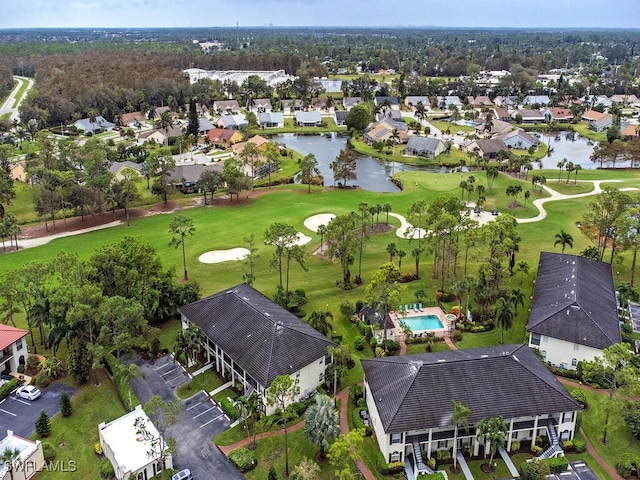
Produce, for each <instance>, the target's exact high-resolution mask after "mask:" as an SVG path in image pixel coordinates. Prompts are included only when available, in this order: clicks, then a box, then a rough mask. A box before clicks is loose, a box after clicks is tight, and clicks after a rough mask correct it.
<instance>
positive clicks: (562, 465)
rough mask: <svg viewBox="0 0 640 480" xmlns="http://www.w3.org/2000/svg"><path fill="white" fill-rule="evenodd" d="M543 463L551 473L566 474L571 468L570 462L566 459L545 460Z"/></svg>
mask: <svg viewBox="0 0 640 480" xmlns="http://www.w3.org/2000/svg"><path fill="white" fill-rule="evenodd" d="M543 462H544V463H546V464H547V466H548V467H549V470H550V471H551V473H560V472H564V471H566V470H567V469H568V468H569V460H567V459H566V457H556V458H545V459H544V460H543Z"/></svg>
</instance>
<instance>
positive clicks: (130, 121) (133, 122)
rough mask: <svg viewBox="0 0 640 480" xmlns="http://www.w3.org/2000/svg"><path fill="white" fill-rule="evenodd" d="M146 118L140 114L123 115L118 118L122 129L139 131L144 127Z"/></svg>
mask: <svg viewBox="0 0 640 480" xmlns="http://www.w3.org/2000/svg"><path fill="white" fill-rule="evenodd" d="M146 122H147V117H145V116H144V114H143V113H142V112H131V113H123V114H122V115H121V116H120V125H122V126H123V127H129V128H137V129H140V128H142V127H143V126H144V125H146Z"/></svg>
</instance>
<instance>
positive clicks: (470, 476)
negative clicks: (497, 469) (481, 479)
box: [456, 450, 473, 480]
mask: <svg viewBox="0 0 640 480" xmlns="http://www.w3.org/2000/svg"><path fill="white" fill-rule="evenodd" d="M456 458H457V459H458V465H460V468H461V469H462V473H463V474H464V478H466V480H473V474H472V473H471V470H469V465H467V461H466V460H465V458H464V455H463V454H462V452H461V451H460V450H458V453H457V454H456Z"/></svg>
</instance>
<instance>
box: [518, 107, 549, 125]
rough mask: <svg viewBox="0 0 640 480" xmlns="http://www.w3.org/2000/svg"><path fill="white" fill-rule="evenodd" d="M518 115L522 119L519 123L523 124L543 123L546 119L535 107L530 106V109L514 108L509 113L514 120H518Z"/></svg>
mask: <svg viewBox="0 0 640 480" xmlns="http://www.w3.org/2000/svg"><path fill="white" fill-rule="evenodd" d="M518 117H520V118H521V119H522V120H521V121H520V123H521V124H523V125H527V124H528V125H531V124H535V123H543V122H545V121H546V118H545V116H544V115H543V114H542V112H541V111H540V110H538V109H537V108H532V109H530V110H529V109H526V108H520V109H518V110H515V111H514V112H513V113H512V114H511V118H513V119H514V120H516V122H517V121H518V120H517V119H518Z"/></svg>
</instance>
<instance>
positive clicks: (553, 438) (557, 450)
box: [538, 421, 564, 460]
mask: <svg viewBox="0 0 640 480" xmlns="http://www.w3.org/2000/svg"><path fill="white" fill-rule="evenodd" d="M547 434H548V435H549V443H551V445H550V446H549V448H547V449H546V450H545V451H544V452H542V453H541V454H540V455H539V456H538V460H542V459H545V458H553V457H563V456H564V451H563V450H562V447H560V441H559V439H558V427H557V426H556V423H555V421H553V422H552V421H550V422H549V424H548V425H547Z"/></svg>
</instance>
